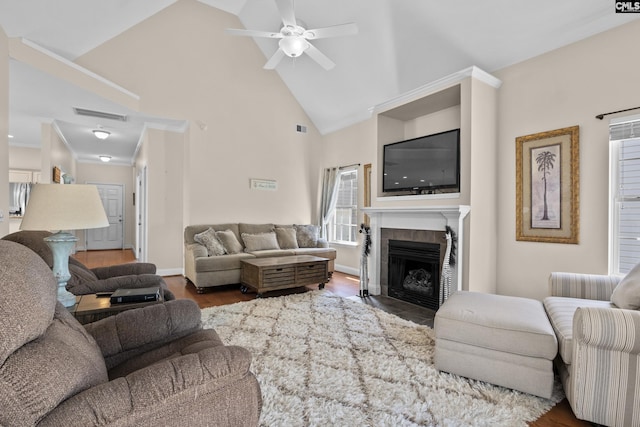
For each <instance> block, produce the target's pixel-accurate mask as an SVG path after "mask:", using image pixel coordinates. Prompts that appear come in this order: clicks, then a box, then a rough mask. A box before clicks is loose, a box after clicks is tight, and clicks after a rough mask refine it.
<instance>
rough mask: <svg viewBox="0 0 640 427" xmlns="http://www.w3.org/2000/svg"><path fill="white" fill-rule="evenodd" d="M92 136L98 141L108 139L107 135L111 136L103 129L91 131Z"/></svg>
mask: <svg viewBox="0 0 640 427" xmlns="http://www.w3.org/2000/svg"><path fill="white" fill-rule="evenodd" d="M93 134H94V135H95V136H96V138H98V139H107V138H109V135H111V132H107V131H106V130H103V129H95V130H94V131H93Z"/></svg>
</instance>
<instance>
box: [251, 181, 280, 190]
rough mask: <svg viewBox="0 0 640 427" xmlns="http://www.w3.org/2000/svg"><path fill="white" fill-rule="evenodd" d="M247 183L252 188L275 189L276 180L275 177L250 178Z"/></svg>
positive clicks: (276, 186) (276, 187)
mask: <svg viewBox="0 0 640 427" xmlns="http://www.w3.org/2000/svg"><path fill="white" fill-rule="evenodd" d="M249 184H250V187H251V189H252V190H265V191H276V190H277V189H278V181H276V180H275V179H250V180H249Z"/></svg>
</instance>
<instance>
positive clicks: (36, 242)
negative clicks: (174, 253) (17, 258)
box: [2, 231, 175, 301]
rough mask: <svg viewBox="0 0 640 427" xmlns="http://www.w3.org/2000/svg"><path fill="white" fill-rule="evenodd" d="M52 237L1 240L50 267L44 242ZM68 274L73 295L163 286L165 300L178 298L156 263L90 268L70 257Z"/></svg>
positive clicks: (36, 234) (29, 234)
mask: <svg viewBox="0 0 640 427" xmlns="http://www.w3.org/2000/svg"><path fill="white" fill-rule="evenodd" d="M50 235H51V233H50V232H48V231H17V232H15V233H11V234H8V235H6V236H4V237H3V238H2V240H9V241H11V242H16V243H20V244H21V245H24V246H26V247H28V248H29V249H31V250H32V251H34V252H35V253H37V254H38V255H40V257H41V258H42V259H43V260H44V261H45V262H46V263H47V265H48V266H49V268H51V267H52V266H53V253H52V252H51V249H50V248H49V246H48V245H47V244H46V243H45V241H44V240H43V239H44V238H45V237H48V236H50ZM69 273H71V278H70V279H69V281H68V282H67V286H66V287H67V290H68V291H69V292H71V293H72V294H74V295H86V294H95V293H96V292H113V291H115V290H116V289H118V288H125V289H127V288H128V289H131V288H147V287H150V286H160V288H161V289H162V292H163V297H164V300H165V301H169V300H173V299H175V296H174V295H173V293H172V292H171V291H170V290H169V288H168V287H167V284H166V282H165V281H164V279H163V278H162V276H158V275H157V274H155V273H156V266H155V264H152V263H148V262H135V263H128V264H118V265H114V266H110V267H97V268H87V267H86V266H85V265H84V264H82V263H81V262H80V261H78V260H77V259H75V258H73V257H69Z"/></svg>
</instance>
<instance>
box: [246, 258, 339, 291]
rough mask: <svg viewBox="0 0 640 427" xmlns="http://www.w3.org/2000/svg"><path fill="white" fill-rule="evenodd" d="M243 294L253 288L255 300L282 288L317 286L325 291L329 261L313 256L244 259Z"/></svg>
mask: <svg viewBox="0 0 640 427" xmlns="http://www.w3.org/2000/svg"><path fill="white" fill-rule="evenodd" d="M240 280H241V282H242V285H241V287H240V291H241V292H242V293H246V292H247V291H248V290H249V288H251V289H254V290H255V291H256V293H257V295H256V297H257V298H260V297H261V296H262V295H263V294H264V293H265V292H269V291H275V290H279V289H290V288H298V287H301V286H307V285H314V284H318V288H319V289H323V288H324V285H325V283H327V282H328V281H329V260H328V259H326V258H320V257H316V256H311V255H296V256H287V257H275V258H256V259H249V260H242V272H241V279H240Z"/></svg>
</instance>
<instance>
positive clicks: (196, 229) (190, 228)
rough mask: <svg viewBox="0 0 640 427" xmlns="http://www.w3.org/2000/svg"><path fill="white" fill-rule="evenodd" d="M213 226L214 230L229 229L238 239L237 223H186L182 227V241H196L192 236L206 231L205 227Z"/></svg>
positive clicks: (190, 242) (187, 242)
mask: <svg viewBox="0 0 640 427" xmlns="http://www.w3.org/2000/svg"><path fill="white" fill-rule="evenodd" d="M209 228H213V230H214V231H225V230H231V231H233V233H234V234H235V235H236V237H237V238H238V239H240V232H239V231H238V224H237V223H227V224H197V225H187V226H186V227H185V229H184V243H185V244H186V245H190V244H193V243H197V242H196V241H195V240H194V238H193V237H194V236H195V235H196V234H198V233H203V232H205V231H207V229H209Z"/></svg>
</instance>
